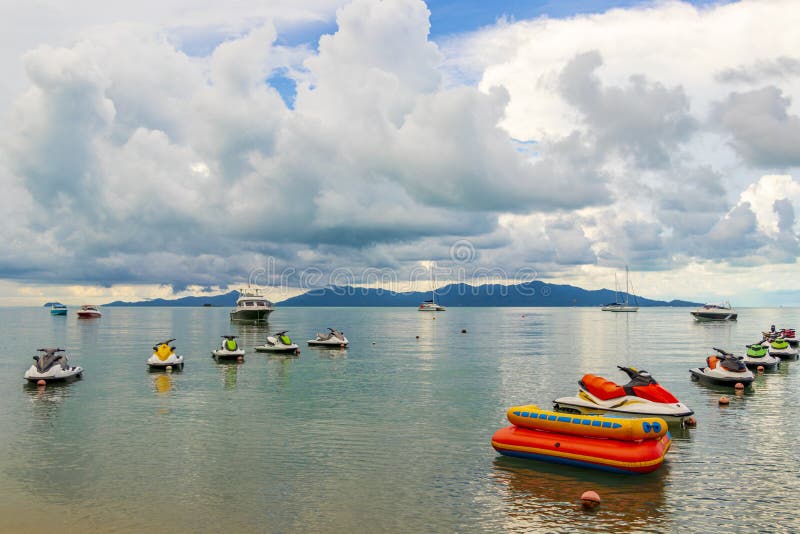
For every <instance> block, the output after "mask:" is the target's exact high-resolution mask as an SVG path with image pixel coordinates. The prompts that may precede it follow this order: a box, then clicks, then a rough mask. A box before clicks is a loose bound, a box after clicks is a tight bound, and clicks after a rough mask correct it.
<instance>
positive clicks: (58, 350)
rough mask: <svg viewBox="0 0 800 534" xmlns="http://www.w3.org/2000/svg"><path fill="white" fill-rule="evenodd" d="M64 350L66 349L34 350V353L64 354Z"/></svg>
mask: <svg viewBox="0 0 800 534" xmlns="http://www.w3.org/2000/svg"><path fill="white" fill-rule="evenodd" d="M65 350H66V349H51V348H47V349H36V352H52V353H56V352H64V351H65Z"/></svg>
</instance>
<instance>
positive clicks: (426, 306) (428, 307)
mask: <svg viewBox="0 0 800 534" xmlns="http://www.w3.org/2000/svg"><path fill="white" fill-rule="evenodd" d="M430 271H431V284H432V287H431V299H430V300H424V301H422V302H421V303H420V305H419V308H417V311H433V312H436V311H447V308H445V307H444V306H442V305H441V304H437V303H436V278H435V277H434V275H433V265H431V269H430Z"/></svg>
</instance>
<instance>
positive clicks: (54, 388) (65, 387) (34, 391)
mask: <svg viewBox="0 0 800 534" xmlns="http://www.w3.org/2000/svg"><path fill="white" fill-rule="evenodd" d="M56 317H58V316H56ZM79 380H80V378H77V379H76V381H79ZM69 385H70V382H61V383H59V382H53V383H51V384H49V385H47V386H37V385H36V384H33V383H31V382H26V383H25V384H23V386H22V387H23V390H24V391H25V394H26V395H27V396H28V398H29V399H30V401H31V403H33V404H34V405H38V406H44V407H52V406H60V405H61V404H62V403H63V402H64V399H66V398H67V397H69V396H70V393H69ZM50 413H51V412H49V411H47V410H45V411H43V412H40V413H39V414H38V415H44V416H48V415H49V414H50Z"/></svg>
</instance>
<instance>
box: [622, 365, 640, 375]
mask: <svg viewBox="0 0 800 534" xmlns="http://www.w3.org/2000/svg"><path fill="white" fill-rule="evenodd" d="M617 369H619V370H621V371H622V372H623V373H625V374H626V375H628V376H629V377H631V378H634V377H636V376H638V375H639V373H640V372H641V371H639V370H638V369H634V368H632V367H623V366H621V365H618V366H617Z"/></svg>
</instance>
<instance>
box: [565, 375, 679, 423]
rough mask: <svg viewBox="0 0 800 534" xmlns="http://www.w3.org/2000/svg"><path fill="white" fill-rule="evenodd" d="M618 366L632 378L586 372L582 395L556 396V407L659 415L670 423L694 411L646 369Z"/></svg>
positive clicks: (586, 411) (582, 412)
mask: <svg viewBox="0 0 800 534" xmlns="http://www.w3.org/2000/svg"><path fill="white" fill-rule="evenodd" d="M617 367H618V368H619V369H620V370H622V371H623V372H624V373H625V374H627V375H628V377H629V378H630V382H628V383H627V384H625V385H620V384H617V383H616V382H613V381H611V380H607V379H605V378H603V377H602V376H597V375H593V374H586V375H583V378H582V379H581V380H580V382H578V385H579V386H580V389H579V390H578V395H577V396H575V397H561V398H560V399H556V400H555V401H553V406H554V408H555V409H556V410H557V411H562V412H569V413H581V414H592V413H595V414H597V413H609V412H610V413H613V414H614V415H621V414H629V415H631V416H645V417H647V416H656V417H661V418H662V419H664V420H665V421H666V422H667V423H670V424H683V423H684V422H685V420H686V419H687V418H688V417H690V416H691V415H693V414H694V411H692V410H691V409H690V408H689V407H688V406H686V405H685V404H682V403H681V402H680V401H679V400H678V399H676V398H675V396H674V395H673V394H672V393H670V392H669V391H668V390H667V389H665V388H664V387H663V386H662V385H661V384H659V383H658V382H656V380H655V379H654V378H653V377H652V376H651V375H650V373H648V372H647V371H645V370H644V369H642V370H639V369H636V368H633V367H622V366H619V365H618V366H617Z"/></svg>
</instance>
